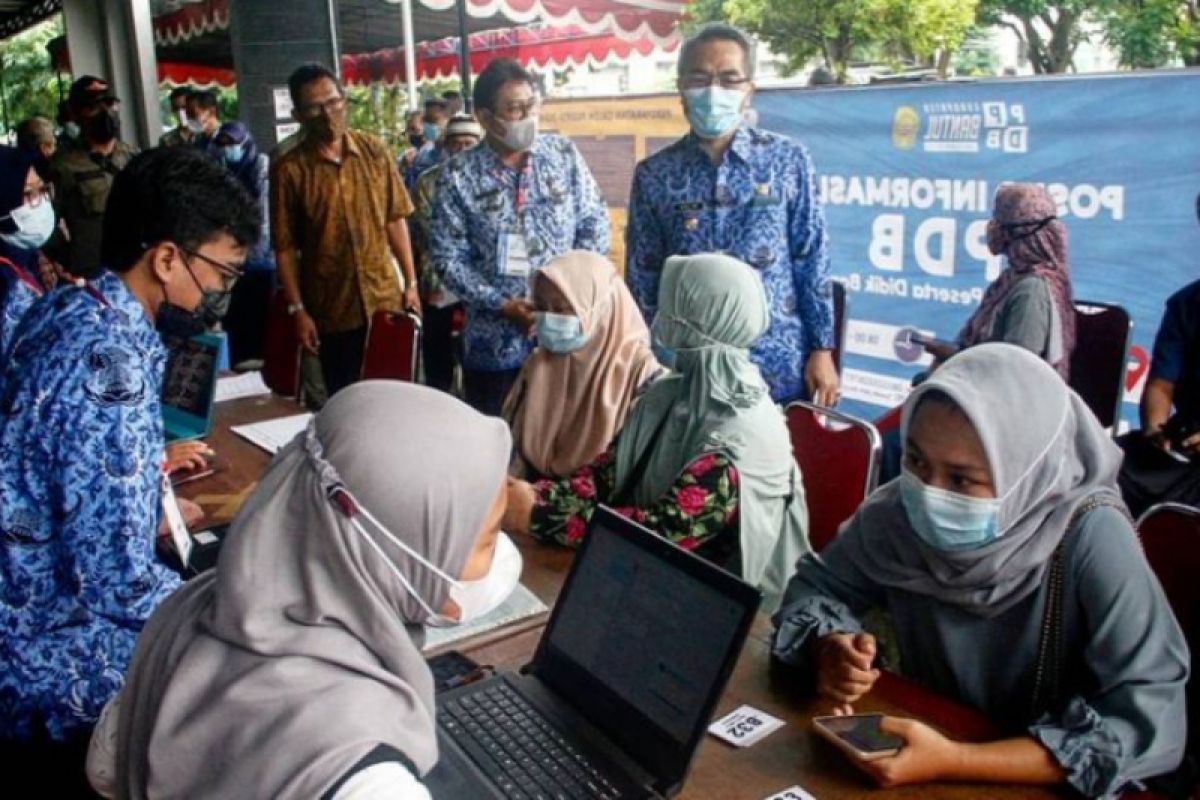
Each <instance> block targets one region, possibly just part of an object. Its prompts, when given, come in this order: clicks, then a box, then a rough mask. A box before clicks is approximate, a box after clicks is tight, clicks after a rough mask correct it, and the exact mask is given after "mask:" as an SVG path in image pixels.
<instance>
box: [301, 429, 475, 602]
mask: <svg viewBox="0 0 1200 800" xmlns="http://www.w3.org/2000/svg"><path fill="white" fill-rule="evenodd" d="M304 448H305V450H306V452H307V453H308V457H309V461H310V463H311V464H312V465H313V468H314V469H315V470H316V472H317V478H318V480H319V481H320V482H321V486H322V487H323V488H324V490H325V497H326V498H328V500H329V501H330V503H332V505H333V506H334V508H336V509H337V510H338V511H339V512H340V513H341V514H342V516H343V517H345V518H346V520H347V521H348V522H349V523H350V525H351V527H353V528H354V530H356V531H357V532H358V533H359V535H361V536H362V538H363V539H364V540H365V541H366V543H367V544H368V545H370V547H371V549H372V550H374V551H375V552H376V553H377V554H378V555H379V557H380V558H381V559H382V560H383V562H384V563H385V564H386V565H387V567H388V569H390V570H391V572H392V574H393V575H395V576H396V579H397V580H398V581H400V584H401V585H402V586H403V587H404V588H405V590H406V591H407V592H408V593H409V594H410V595H411V596H412V598H413V599H414V600H416V601H417V602H418V603H420V605H421V607H422V608H423V609H425V611H426V613H428V614H429V615H430V616H431V617H437V616H439V615H440V612H438V611H434V609H433V608H432V607H431V606H430V605H429V603H427V602H426V601H425V598H423V597H422V596H421V594H420V592H418V591H417V590H416V588H415V587H414V586H413V585H412V582H411V581H409V579H408V578H407V577H406V576H405V575H404V573H403V572H401V571H400V569H399V567H397V566H396V565H395V563H393V562H392V560H391V559H390V558H388V555H387V553H385V552H384V550H383V548H382V547H381V546H380V545H379V543H378V542H376V541H375V539H374V537H372V536H371V535H370V534H369V533H368V532H367V529H366V528H365V527H363V524H362V523H361V522H360V521H359V519H358V517H359V515H360V514H361V515H362V516H363V517H364V518H365V519H366V520H367V521H368V522H370V523H371V525H372V526H374V528H375V529H376V530H377V531H379V532H380V533H381V534H383V536H384V537H385V538H386V539H387V540H388V541H389V542H391V543H392V544H393V545H395V546H396V547H397V548H399V549H400V550H402V551H403V552H404V553H406V554H407V555H408V556H409V557H411V558H412V559H413V560H414V561H416V562H417V563H418V564H420V565H421V566H423V567H425V568H426V569H428V570H429V571H430V572H432V573H433V574H435V575H437V576H438V577H439V578H441V579H442V580H444V581H446V582H447V583H449V584H450V585H451V586H452V587H454V588H460V586H461V582H460V581H459V580H457V579H456V578H452V577H451V576H450V575H448V574H447V573H446V572H445V571H444V570H442V569H440V568H439V567H437V566H436V565H434V564H432V563H430V562H429V561H428V560H427V559H426V558H425V557H424V556H422V555H421V554H420V553H418V552H417V551H416V550H414V549H413V548H412V547H410V546H409V545H408V544H406V543H405V542H403V541H401V540H400V539H398V538H397V537H396V536H395V535H394V534H393V533H392V532H391V531H389V530H388V529H387V527H386V526H384V525H383V523H381V522H380V521H379V520H377V519H376V518H375V516H374V515H373V514H371V512H370V511H368V510H367V509H366V508H365V507H364V506H363V505H362V503H361V502H359V500H358V498H356V497H355V496H354V495H353V494H351V492H350V490H349V489H347V488H346V485H345V484H344V483H342V480H341V477H340V476H339V475H338V473H337V470H336V469H334V466H333V464H331V463H330V462H329V461H328V460H327V459H326V458H325V452H324V448H323V447H321V441H320V439H318V438H317V433H316V420H315V419H314V420H313V421H312V422H309V424H308V428H307V429H306V430H305V433H304Z"/></svg>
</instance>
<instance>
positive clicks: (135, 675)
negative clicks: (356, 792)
mask: <svg viewBox="0 0 1200 800" xmlns="http://www.w3.org/2000/svg"><path fill="white" fill-rule="evenodd" d="M510 448H511V440H510V438H509V435H508V432H507V428H506V427H505V425H504V423H503V422H502V421H500V420H499V419H493V418H490V417H485V416H483V415H481V414H478V413H477V412H475V411H473V410H472V409H470V408H468V407H467V406H466V405H464V404H462V403H460V402H458V401H457V400H454V399H453V398H451V397H449V396H448V395H445V394H443V393H441V392H437V391H434V390H432V389H426V388H424V387H421V386H414V385H411V384H404V383H399V382H392V381H369V382H365V383H359V384H355V385H354V386H351V387H349V388H347V389H345V390H343V391H341V392H339V393H338V394H337V395H336V396H335V397H334V398H333V399H331V400H330V401H329V403H328V405H326V406H325V408H324V410H323V411H321V413H320V414H318V415H317V416H316V418H315V419H314V421H313V423H312V425H311V426H310V429H309V431H308V432H307V433H306V434H302V435H300V436H298V437H297V438H296V439H295V440H294V441H292V442H291V443H290V444H289V445H288V446H287V447H285V448H284V449H283V450H281V451H280V452H279V454H278V455H277V456H276V457H275V459H274V461H273V462H272V463H271V466H270V467H269V469H268V470H267V472H266V474H265V475H264V476H263V479H262V482H261V483H260V485H259V487H258V489H257V490H256V491H255V492H254V494H253V496H252V497H251V498H250V499H249V501H248V502H247V504H246V506H245V507H244V508H243V509H242V511H241V513H239V514H238V516H237V519H236V520H235V521H234V524H233V528H232V530H231V531H230V534H229V537H228V538H227V540H226V542H225V544H224V547H223V550H222V553H221V558H220V562H219V564H218V565H217V568H216V570H214V571H212V572H209V573H207V574H205V575H203V576H201V577H198V578H196V579H194V580H192V581H191V582H189V583H188V584H187V585H186V586H185V587H184V588H183V589H182V590H180V591H179V592H178V593H176V594H175V595H174V596H172V597H171V598H170V599H168V600H167V602H165V603H164V604H163V605H162V606H161V607H160V608H159V609H158V611H157V612H155V614H154V615H153V616H152V617H151V618H150V621H149V623H148V624H147V626H146V628H145V630H144V632H143V633H142V636H141V638H140V639H139V641H138V645H137V649H136V651H135V653H134V657H133V662H132V665H131V666H130V671H129V675H128V681H127V684H126V686H125V689H124V690H123V695H122V698H123V699H122V703H123V706H122V711H121V720H120V725H119V731H118V753H117V763H118V769H119V770H120V772H119V774H118V776H117V777H118V787H119V789H120V793H121V795H122V796H125V797H134V798H142V797H150V796H153V797H222V798H225V797H247V796H252V797H303V798H312V797H319V796H320V795H321V794H322V793H323V792H325V791H326V790H328V789H329V787H330V786H331V785H332V784H333V783H334V782H335V781H336V780H337V779H338V778H339V777H341V776H342V775H343V774H344V773H345V772H346V771H347V770H349V769H350V768H351V767H352V766H353V765H354V764H355V763H356V762H357V761H358V760H359V759H360V758H362V757H363V756H364V755H366V754H367V753H369V752H370V751H371V750H373V749H374V748H375V747H376V746H377V745H379V744H388V745H391V746H392V747H394V748H396V749H397V750H399V751H400V752H401V753H403V754H404V755H405V756H407V757H408V758H409V760H411V761H412V763H413V764H414V765H415V766H416V768H417V771H418V772H419V773H421V774H424V773H425V772H427V771H428V770H429V769H430V768H431V767H432V766H433V764H434V763H435V762H436V760H437V744H436V736H435V729H434V703H433V686H432V678H431V677H430V674H429V670H428V668H427V667H426V665H425V663H424V660H423V659H422V657H421V654H420V652H419V650H418V647H417V645H416V644H415V643H414V642H413V640H412V638H411V636H410V633H409V630H408V629H407V628H406V625H405V623H411V624H420V623H422V622H424V621H425V620H426V619H427V618H428V613H427V611H426V610H425V608H424V606H423V605H422V604H421V602H420V601H418V600H417V599H416V598H414V597H413V596H412V594H410V593H409V591H408V590H406V589H405V587H404V585H403V583H402V582H401V581H400V580H399V579H398V578H397V575H396V574H395V573H394V572H393V571H392V568H391V566H389V563H390V565H394V567H395V568H396V569H397V570H398V571H399V573H400V574H401V575H403V576H404V577H405V579H406V580H407V581H408V582H409V583H411V584H412V586H413V588H414V589H415V590H416V592H417V593H419V594H420V596H421V597H422V598H424V600H425V601H426V602H427V603H428V604H429V605H430V606H431V607H432V608H434V609H440V608H441V606H442V604H443V603H444V602H445V601H446V599H447V597H448V596H449V589H450V587H449V585H448V583H447V582H446V581H445V580H444V579H442V578H440V577H438V576H437V575H435V574H434V573H433V572H432V571H431V570H430V569H429V568H427V567H425V566H422V565H421V564H420V563H419V562H417V561H416V560H415V559H413V558H412V557H411V556H410V555H408V554H407V553H405V552H404V551H403V550H402V549H401V548H399V547H397V546H396V545H395V544H393V543H392V542H390V541H389V540H388V539H387V538H385V537H384V536H382V535H381V534H380V533H379V532H378V530H377V529H375V528H374V527H373V526H372V525H371V524H370V523H369V522H368V521H366V520H362V517H363V514H362V513H359V514H356V515H355V519H359V520H362V522H363V527H364V528H365V530H366V531H367V532H368V534H369V536H370V538H371V540H372V541H373V542H374V543H375V544H376V545H377V546H378V547H379V548H381V549H382V551H383V553H384V554H386V559H387V560H386V561H385V559H384V558H383V557H381V555H380V553H379V552H378V551H377V550H376V547H373V546H372V545H371V544H370V543H369V542H368V541H366V539H365V537H364V536H363V535H362V534H361V533H360V532H359V531H357V530H356V529H355V528H354V527H352V525H351V524H350V522H349V519H348V518H347V516H346V515H345V514H344V513H343V512H342V511H341V510H339V509H340V506H339V505H338V504H337V503H335V502H334V499H333V498H331V493H332V494H334V495H336V497H337V498H343V497H345V495H342V494H340V493H336V492H333V488H334V487H335V486H336V485H337V484H339V483H342V484H344V486H345V488H346V489H348V490H349V492H351V493H352V494H353V496H354V497H355V498H356V499H357V501H358V503H359V504H360V506H361V507H362V508H364V509H366V510H367V511H369V512H370V514H371V515H373V516H374V517H375V518H376V519H378V520H379V522H381V523H382V524H383V525H384V526H386V527H387V529H388V530H389V531H391V532H392V533H393V534H394V535H395V536H396V538H397V539H399V540H401V541H403V542H404V543H405V544H406V545H408V546H409V547H411V548H412V549H414V550H415V551H417V552H419V553H421V554H423V555H424V556H425V558H427V559H428V560H429V561H430V562H431V563H432V564H434V565H436V566H438V567H439V568H440V569H442V570H444V571H445V572H447V573H449V574H450V575H453V576H457V575H459V574H461V572H462V569H463V566H464V564H465V563H466V559H467V556H468V555H469V553H470V551H471V549H472V547H473V546H474V543H475V541H476V539H477V536H478V533H479V531H480V529H481V527H482V526H483V522H484V519H485V517H486V514H487V511H488V509H489V507H490V506H491V504H492V502H493V501H494V499H495V497H496V494H497V492H498V491H499V490H500V487H501V486H502V485H503V481H504V476H505V470H506V467H507V464H508V455H509V452H510Z"/></svg>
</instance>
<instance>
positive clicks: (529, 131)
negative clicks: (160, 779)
mask: <svg viewBox="0 0 1200 800" xmlns="http://www.w3.org/2000/svg"><path fill="white" fill-rule="evenodd" d="M499 122H500V124H502V125H503V126H504V135H503V136H501V137H500V141H502V142H504V146H505V147H507V148H508V149H509V150H513V151H515V152H518V153H524V152H525V151H526V150H528V149H529V148H531V147H533V140H534V139H536V138H537V132H538V120H537V117H534V116H528V117H526V118H525V119H519V120H517V121H516V122H508V121H507V120H499Z"/></svg>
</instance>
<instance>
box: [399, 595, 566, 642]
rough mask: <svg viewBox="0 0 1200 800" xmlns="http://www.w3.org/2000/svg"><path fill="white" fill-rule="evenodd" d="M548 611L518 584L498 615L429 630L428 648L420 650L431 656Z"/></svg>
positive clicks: (534, 596)
mask: <svg viewBox="0 0 1200 800" xmlns="http://www.w3.org/2000/svg"><path fill="white" fill-rule="evenodd" d="M549 610H550V609H549V608H547V607H546V604H545V603H543V602H542V601H541V600H539V599H538V598H537V595H535V594H534V593H533V592H531V591H529V590H528V589H526V588H525V585H524V584H521V583H518V584H517V588H516V589H514V590H513V593H512V594H510V595H509V596H508V599H507V600H505V601H504V602H503V603H501V604H500V605H499V606H498V607H497V608H496V610H495V611H492V612H491V613H489V614H484V615H483V616H482V617H480V618H479V619H477V620H475V621H473V622H468V623H467V624H465V625H454V626H452V627H449V628H433V627H428V626H426V628H425V646H424V647H422V648H421V650H422V652H425V653H428V652H430V651H431V650H435V649H437V648H439V647H444V646H445V645H448V644H450V643H451V642H457V641H460V640H462V639H467V638H470V637H472V636H478V635H480V634H482V633H487V632H488V631H492V630H495V629H496V628H499V627H502V626H504V625H511V624H512V623H514V622H520V621H521V620H523V619H527V618H529V617H532V616H535V615H537V614H541V613H544V612H546V611H549Z"/></svg>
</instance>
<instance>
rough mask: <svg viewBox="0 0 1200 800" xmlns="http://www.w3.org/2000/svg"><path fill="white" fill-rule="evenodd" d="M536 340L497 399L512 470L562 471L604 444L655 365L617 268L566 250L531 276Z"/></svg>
mask: <svg viewBox="0 0 1200 800" xmlns="http://www.w3.org/2000/svg"><path fill="white" fill-rule="evenodd" d="M533 305H534V309H535V317H536V319H537V337H538V348H537V350H535V351H534V352H533V355H531V356H530V357H529V359H528V360H527V361H526V362H525V366H524V367H523V368H522V369H521V374H520V375H519V376H518V377H517V382H516V384H515V385H514V386H513V389H512V392H511V393H509V395H508V399H507V400H506V401H505V403H504V418H505V419H506V420H508V422H509V424H510V425H511V426H512V432H513V440H514V443H515V446H516V451H517V452H516V456H517V457H516V462H515V463H514V465H513V469H512V472H513V474H515V475H518V476H525V477H528V476H533V477H549V478H565V477H569V476H570V475H571V474H572V473H574V472H575V470H577V469H579V468H580V467H583V466H586V465H587V464H590V463H591V462H592V459H594V458H595V457H596V456H598V455H600V454H601V453H603V452H604V449H605V448H606V447H607V446H608V444H609V442H611V441H612V440H613V437H614V436H616V434H617V431H619V430H620V429H621V426H622V425H623V424H624V423H625V417H626V416H627V415H628V413H629V408H630V406H631V405H632V404H633V401H634V399H635V398H636V397H637V396H638V394H639V392H640V391H641V390H642V389H643V388H644V387H645V386H646V385H647V384H648V383H649V382H650V381H651V380H653V379H654V378H656V377H658V376H659V375H661V374H663V372H664V369H663V367H662V366H661V365H660V364H659V363H658V361H657V360H655V358H654V354H653V353H652V352H651V351H650V331H649V330H648V329H647V328H646V323H645V321H644V320H643V319H642V314H641V312H640V311H638V307H637V305H636V304H635V303H634V302H633V296H632V295H631V294H630V293H629V289H628V288H626V286H625V282H624V281H622V280H621V276H620V275H618V274H617V270H616V268H614V267H613V265H612V264H611V263H610V262H609V261H608V259H606V258H604V257H603V256H599V255H597V254H595V253H592V252H590V251H587V250H573V251H571V252H569V253H565V254H563V255H561V256H559V257H558V258H556V259H554V260H553V261H551V262H550V263H549V264H548V265H546V267H545V268H544V269H542V270H539V271H538V273H537V277H536V278H534V283H533Z"/></svg>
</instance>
